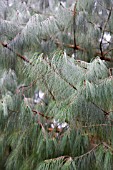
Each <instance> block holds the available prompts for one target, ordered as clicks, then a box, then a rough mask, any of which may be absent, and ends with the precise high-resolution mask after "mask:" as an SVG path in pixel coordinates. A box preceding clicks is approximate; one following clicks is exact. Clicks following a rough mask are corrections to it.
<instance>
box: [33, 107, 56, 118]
mask: <svg viewBox="0 0 113 170" xmlns="http://www.w3.org/2000/svg"><path fill="white" fill-rule="evenodd" d="M32 112H33V113H34V114H35V115H36V114H38V115H40V116H42V117H44V118H46V119H53V117H49V116H46V115H44V114H43V113H41V112H38V111H36V110H33V109H32Z"/></svg>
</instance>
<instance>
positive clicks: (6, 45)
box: [0, 42, 32, 64]
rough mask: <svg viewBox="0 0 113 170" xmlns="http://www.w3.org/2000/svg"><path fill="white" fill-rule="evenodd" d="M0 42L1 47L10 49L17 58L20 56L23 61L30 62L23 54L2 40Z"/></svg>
mask: <svg viewBox="0 0 113 170" xmlns="http://www.w3.org/2000/svg"><path fill="white" fill-rule="evenodd" d="M0 43H1V45H2V46H3V47H5V48H7V49H8V50H10V51H11V52H13V53H14V54H16V55H17V56H18V57H19V58H21V59H22V60H23V61H25V62H27V63H29V64H32V63H31V62H30V60H29V59H28V58H26V57H25V56H23V55H21V54H19V53H17V52H15V51H14V50H13V49H12V48H10V47H9V46H8V44H4V43H3V42H0Z"/></svg>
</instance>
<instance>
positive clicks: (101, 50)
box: [100, 8, 112, 59]
mask: <svg viewBox="0 0 113 170" xmlns="http://www.w3.org/2000/svg"><path fill="white" fill-rule="evenodd" d="M111 11H112V8H111V9H110V10H109V14H108V17H107V20H106V22H105V24H104V27H103V29H102V37H101V41H100V52H101V59H104V55H103V49H102V43H103V39H104V33H105V29H106V26H107V24H108V21H109V19H110V17H111Z"/></svg>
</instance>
